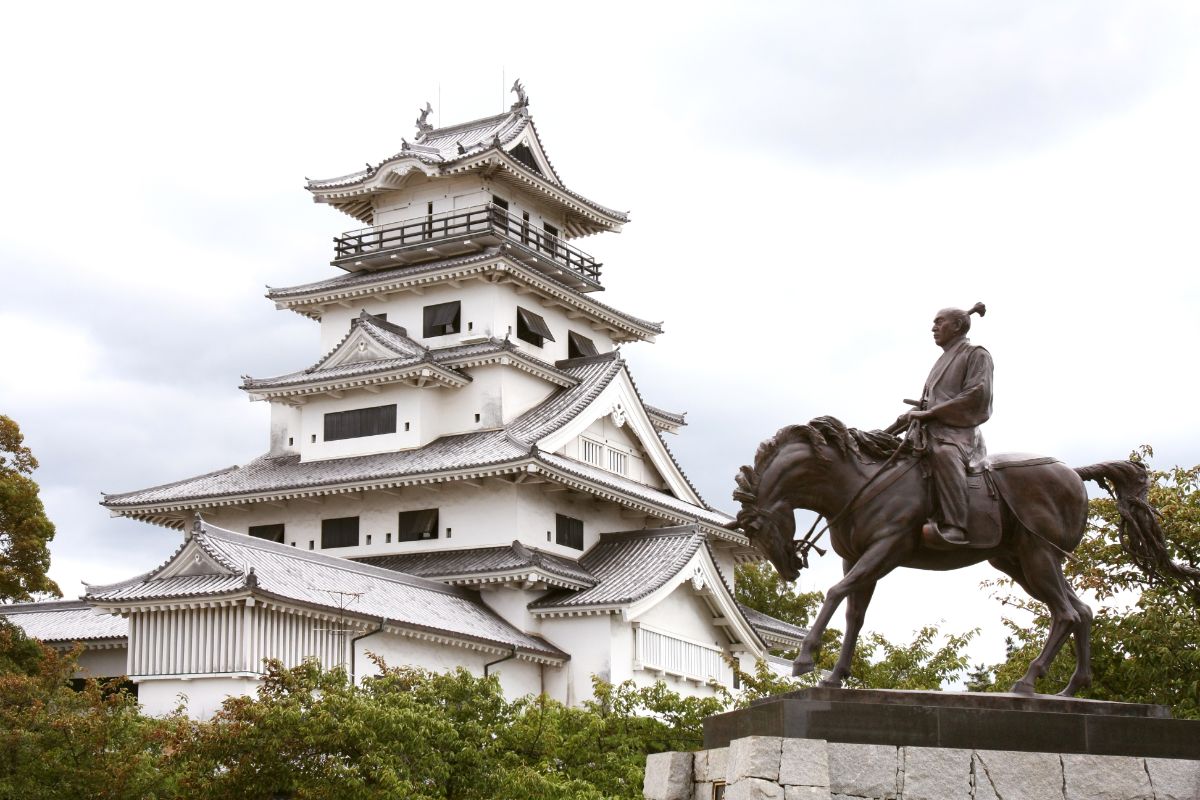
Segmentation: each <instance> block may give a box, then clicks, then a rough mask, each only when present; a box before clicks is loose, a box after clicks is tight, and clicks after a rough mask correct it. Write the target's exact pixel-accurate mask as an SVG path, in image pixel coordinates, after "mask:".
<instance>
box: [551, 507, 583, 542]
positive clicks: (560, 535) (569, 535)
mask: <svg viewBox="0 0 1200 800" xmlns="http://www.w3.org/2000/svg"><path fill="white" fill-rule="evenodd" d="M554 516H555V523H556V527H557V528H558V530H557V532H556V535H555V537H554V541H555V543H556V544H561V545H563V546H564V547H573V548H575V549H576V550H582V549H583V520H581V519H575V518H574V517H568V516H567V515H566V514H555V515H554Z"/></svg>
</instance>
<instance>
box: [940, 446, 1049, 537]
mask: <svg viewBox="0 0 1200 800" xmlns="http://www.w3.org/2000/svg"><path fill="white" fill-rule="evenodd" d="M1056 461H1058V459H1057V458H1052V457H1050V456H1039V455H1033V454H1031V453H1000V454H998V455H994V456H987V457H986V458H983V459H981V460H980V461H977V462H974V463H972V464H970V465H968V467H967V504H968V511H967V538H968V541H967V542H966V543H965V544H957V543H952V542H947V541H945V540H944V539H941V538H940V536H938V535H934V534H932V533H928V534H925V535H923V536H922V541H923V542H924V544H925V545H926V546H927V547H930V548H933V549H934V550H961V549H964V548H965V549H971V550H982V549H986V548H989V547H995V546H996V545H998V544H1000V535H1001V533H1002V527H1001V526H1002V518H1001V511H1002V506H1001V504H1002V503H1003V502H1005V500H1004V497H1005V496H1006V495H1009V496H1011V494H1012V492H1006V491H1005V484H1006V483H1007V481H1006V478H1005V471H1006V470H1012V469H1019V468H1021V467H1040V466H1042V465H1045V464H1053V463H1054V462H1056Z"/></svg>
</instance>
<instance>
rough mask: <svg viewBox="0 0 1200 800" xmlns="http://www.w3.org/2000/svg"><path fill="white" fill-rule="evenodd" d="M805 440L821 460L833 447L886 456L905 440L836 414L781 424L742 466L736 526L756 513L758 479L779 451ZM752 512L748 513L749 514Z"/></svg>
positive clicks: (871, 459)
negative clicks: (750, 462) (856, 425)
mask: <svg viewBox="0 0 1200 800" xmlns="http://www.w3.org/2000/svg"><path fill="white" fill-rule="evenodd" d="M796 443H803V444H808V445H811V446H812V449H813V453H814V454H815V455H816V457H817V458H819V459H821V460H822V461H828V460H829V456H828V455H827V454H826V452H825V450H824V449H823V448H825V447H827V446H828V447H833V448H834V449H836V450H837V451H838V452H839V453H840V454H841V455H842V456H844V457H846V458H851V457H853V458H856V459H858V460H859V461H860V462H862V463H864V464H870V463H875V462H879V461H884V460H886V459H887V458H888V457H889V456H891V455H892V454H893V453H895V452H896V450H898V449H899V448H900V447H901V446H902V445H903V444H904V440H902V439H900V438H899V437H897V436H893V435H891V434H890V433H884V432H883V431H860V430H859V429H858V428H847V427H846V425H845V423H843V422H842V421H841V420H839V419H837V418H836V417H817V418H816V419H814V420H810V421H809V423H808V424H807V425H788V426H787V427H785V428H780V429H779V430H778V431H777V432H776V434H775V435H774V436H772V437H771V438H770V439H767V440H766V441H765V442H763V443H762V444H760V445H759V446H758V452H756V453H755V454H754V467H753V468H750V467H748V466H746V467H742V468H741V470H739V472H738V474H737V476H736V481H737V485H738V488H737V489H736V490H735V491H734V493H733V498H734V499H735V500H737V501H739V502H741V503H742V512H741V513H739V514H738V520H737V521H736V522H735V523H733V524H734V525H735V526H738V527H742V528H746V527H747V526H748V525H750V524H751V520H752V518H753V516H754V513H755V512H754V505H755V504H756V503H757V501H758V479H759V476H760V475H762V473H763V471H764V470H765V469H766V468H767V466H768V465H769V464H770V463H771V461H772V460H773V459H774V458H775V456H776V455H778V454H779V451H780V450H782V449H783V448H784V447H786V446H787V445H789V444H796ZM748 515H749V516H748Z"/></svg>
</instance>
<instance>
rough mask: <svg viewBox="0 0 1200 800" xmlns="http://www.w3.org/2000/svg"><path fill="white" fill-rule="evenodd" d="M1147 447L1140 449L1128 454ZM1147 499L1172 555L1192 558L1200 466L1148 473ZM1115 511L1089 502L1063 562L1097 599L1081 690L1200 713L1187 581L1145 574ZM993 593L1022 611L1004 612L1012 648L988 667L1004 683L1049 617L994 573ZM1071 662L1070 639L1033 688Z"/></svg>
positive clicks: (1105, 503) (1198, 640)
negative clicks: (1125, 545) (1125, 544)
mask: <svg viewBox="0 0 1200 800" xmlns="http://www.w3.org/2000/svg"><path fill="white" fill-rule="evenodd" d="M1148 455H1150V451H1149V448H1144V449H1143V451H1142V453H1141V454H1134V457H1135V458H1142V457H1146V456H1148ZM1152 477H1153V479H1154V484H1153V486H1152V488H1151V490H1150V502H1151V504H1152V505H1153V506H1154V507H1155V508H1157V509H1158V510H1159V512H1160V513H1161V515H1162V516H1161V520H1160V522H1161V525H1162V528H1163V532H1164V534H1165V536H1166V539H1167V541H1168V549H1169V552H1170V554H1171V556H1172V558H1174V559H1176V560H1179V561H1182V562H1184V563H1188V564H1193V565H1195V564H1198V563H1200V467H1192V468H1191V469H1186V468H1182V467H1175V468H1174V469H1170V470H1166V471H1156V472H1153V473H1152ZM1118 522H1119V514H1118V512H1117V508H1116V503H1115V502H1114V501H1113V500H1112V499H1110V498H1098V499H1095V500H1092V501H1091V503H1090V521H1089V535H1088V536H1087V537H1086V538H1085V539H1084V541H1083V543H1082V544H1081V545H1080V546H1079V547H1078V548H1077V549H1076V551H1075V558H1074V559H1071V560H1068V561H1067V562H1066V564H1065V566H1064V571H1065V572H1066V574H1067V576H1068V579H1069V580H1070V581H1071V582H1072V585H1074V586H1075V587H1076V588H1077V589H1084V590H1087V591H1088V592H1089V593H1090V594H1091V596H1092V597H1094V598H1096V599H1097V600H1098V601H1099V602H1100V604H1101V605H1100V607H1099V608H1098V610H1097V613H1096V617H1095V621H1094V624H1093V627H1092V658H1091V663H1092V670H1093V683H1092V686H1091V687H1090V688H1088V689H1085V690H1083V691H1081V692H1080V696H1082V697H1089V698H1094V699H1099V700H1118V701H1124V702H1140V703H1160V704H1164V705H1169V706H1171V707H1172V708H1173V710H1174V713H1175V715H1176V716H1178V717H1187V718H1193V719H1200V606H1198V605H1197V602H1196V600H1195V599H1194V597H1193V595H1192V593H1191V591H1190V587H1188V586H1185V585H1180V584H1177V583H1172V582H1170V581H1158V580H1151V579H1148V578H1147V577H1146V576H1145V575H1144V574H1142V573H1141V571H1140V570H1138V569H1137V567H1136V566H1135V565H1134V564H1133V562H1132V561H1131V560H1130V558H1129V557H1128V556H1127V555H1126V554H1125V552H1124V550H1123V549H1122V548H1121V545H1120V538H1119V537H1120V533H1119V527H1118ZM995 585H996V586H998V587H999V591H998V593H997V594H998V596H999V598H1000V599H1001V600H1002V602H1004V603H1006V604H1008V605H1010V606H1015V607H1017V608H1019V609H1022V610H1025V611H1027V612H1029V613H1030V614H1031V617H1032V619H1031V621H1030V622H1029V623H1027V624H1020V623H1018V622H1016V621H1014V620H1012V619H1011V618H1010V619H1007V620H1006V621H1005V624H1006V625H1008V627H1009V629H1010V632H1011V636H1010V639H1011V648H1010V651H1009V653H1008V655H1007V658H1006V659H1005V661H1004V662H1002V663H1000V664H996V665H994V666H993V667H992V669H991V680H990V686H989V687H988V688H990V689H993V690H997V691H1006V690H1007V689H1008V687H1009V686H1011V685H1012V683H1013V682H1014V681H1016V680H1017V678H1019V677H1020V676H1021V675H1023V674H1024V672H1025V669H1026V667H1027V666H1028V664H1029V662H1030V661H1031V660H1032V659H1033V658H1034V657H1035V656H1036V655H1037V653H1038V651H1039V650H1040V649H1041V647H1042V644H1043V643H1044V642H1045V637H1046V634H1047V631H1048V628H1049V618H1048V616H1047V614H1046V613H1045V609H1044V607H1042V606H1041V605H1040V604H1038V603H1035V602H1032V601H1030V600H1029V599H1028V598H1025V597H1023V596H1019V595H1014V594H1012V585H1011V584H1010V583H1007V582H1002V581H997V582H996V583H995ZM1074 666H1075V652H1074V643H1073V641H1072V642H1071V643H1070V644H1068V645H1067V646H1064V647H1063V650H1062V651H1061V652H1060V653H1059V655H1058V657H1057V658H1056V659H1055V660H1054V663H1053V664H1052V665H1051V668H1050V671H1049V672H1048V674H1047V675H1046V676H1045V677H1044V678H1042V680H1041V681H1040V682H1039V684H1038V689H1039V691H1057V690H1058V689H1059V688H1061V687H1062V686H1064V685H1065V684H1066V683H1067V680H1068V679H1069V677H1070V675H1071V672H1072V671H1073V669H1074Z"/></svg>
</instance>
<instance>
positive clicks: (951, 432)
mask: <svg viewBox="0 0 1200 800" xmlns="http://www.w3.org/2000/svg"><path fill="white" fill-rule="evenodd" d="M921 408H923V409H926V410H928V411H931V412H933V415H932V416H931V417H930V418H928V419H926V420H925V434H926V435H927V436H928V437H929V438H930V439H933V440H935V441H939V442H945V443H947V444H953V445H954V446H955V447H957V448H958V449H959V451H960V452H961V453H962V455H963V462H964V463H971V462H975V461H978V460H979V459H981V458H983V457H984V456H985V455H987V448H986V447H985V446H984V443H983V435H982V434H980V432H979V426H980V425H982V424H983V423H985V422H987V421H988V418H989V417H991V416H992V356H991V354H990V353H989V352H988V351H987V350H985V349H983V348H982V347H979V346H978V345H973V344H971V340H970V339H968V338H966V337H965V336H964V337H962V338H961V339H959V340H958V341H957V342H955V343H954V344H952V345H951V346H950V347H949V348H947V349H946V350H945V352H943V353H942V355H941V357H940V358H938V360H937V362H936V363H935V364H934V365H933V369H931V370H930V371H929V377H928V378H927V379H926V380H925V392H924V394H922V395H921Z"/></svg>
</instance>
